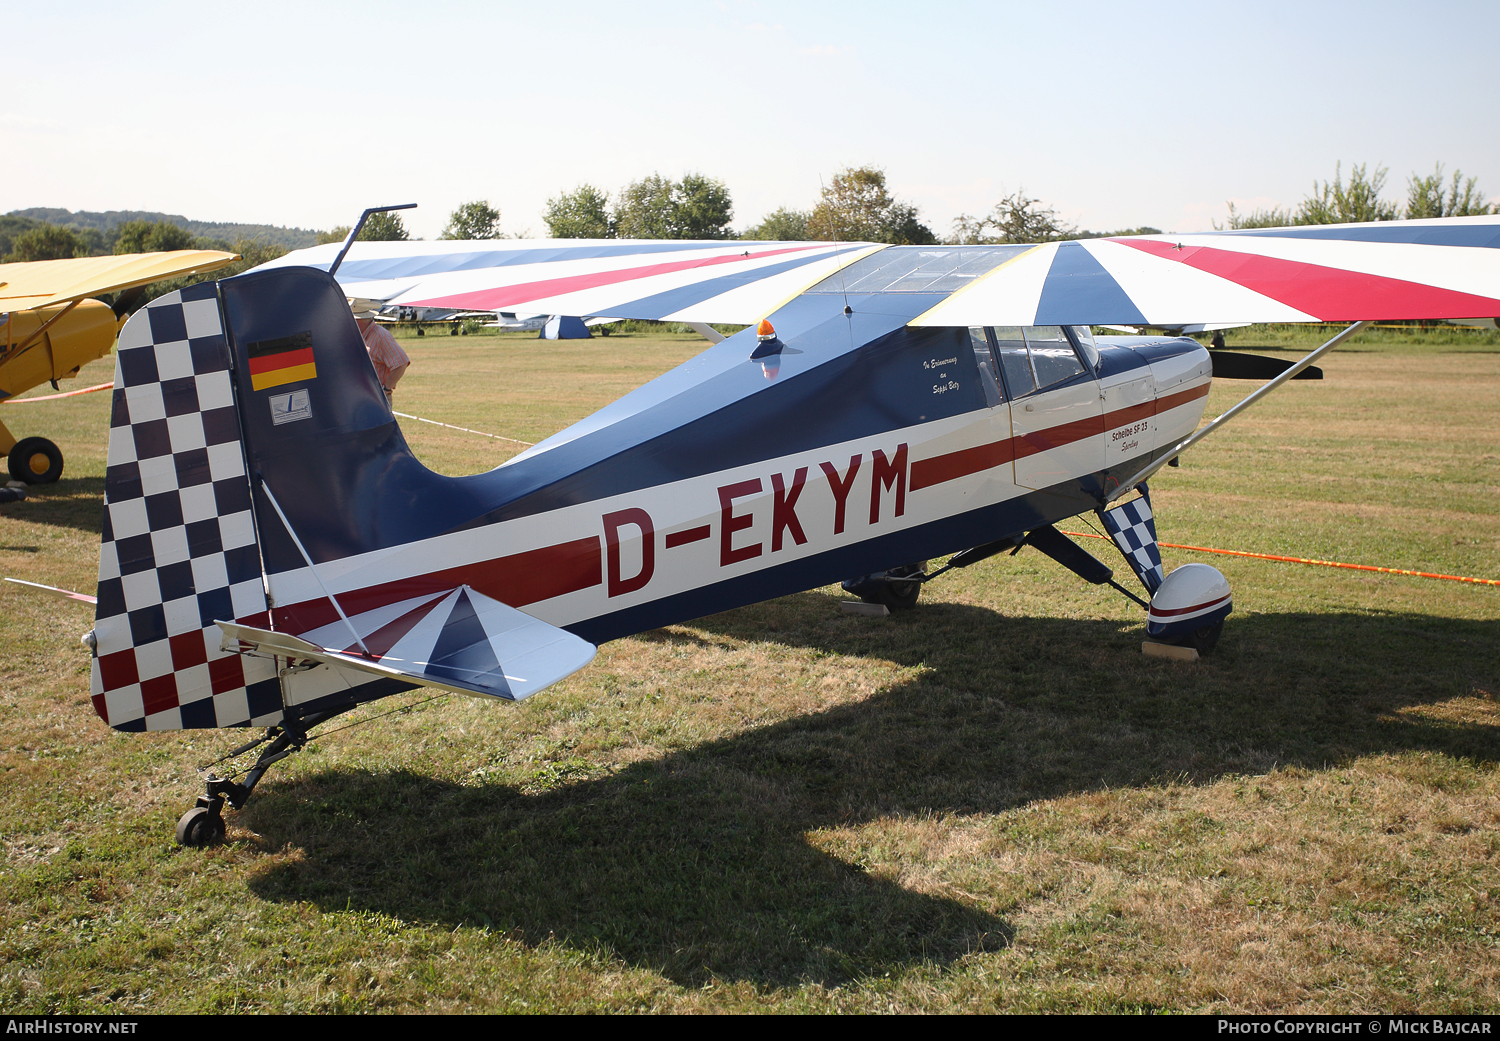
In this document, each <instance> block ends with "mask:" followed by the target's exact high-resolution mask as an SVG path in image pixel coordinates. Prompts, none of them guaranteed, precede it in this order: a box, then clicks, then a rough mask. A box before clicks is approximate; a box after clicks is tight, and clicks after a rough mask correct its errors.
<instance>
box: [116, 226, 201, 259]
mask: <svg viewBox="0 0 1500 1041" xmlns="http://www.w3.org/2000/svg"><path fill="white" fill-rule="evenodd" d="M118 231H119V234H118V236H117V237H116V238H115V253H116V255H119V254H122V253H165V252H168V251H170V250H174V249H192V248H193V242H194V240H195V239H196V236H195V235H194V234H193V233H192V232H191V231H188V230H187V229H186V228H179V227H178V226H177V225H175V224H173V223H171V222H169V221H164V220H159V221H144V220H132V221H126V222H125V223H124V224H121V225H120V227H119V229H118Z"/></svg>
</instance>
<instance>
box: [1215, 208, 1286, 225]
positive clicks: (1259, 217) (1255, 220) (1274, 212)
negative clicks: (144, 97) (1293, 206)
mask: <svg viewBox="0 0 1500 1041" xmlns="http://www.w3.org/2000/svg"><path fill="white" fill-rule="evenodd" d="M1224 205H1226V206H1228V207H1229V219H1228V220H1227V221H1225V222H1224V227H1225V228H1228V229H1230V230H1236V231H1237V230H1239V229H1240V228H1289V227H1291V226H1292V225H1293V224H1295V223H1296V220H1295V219H1294V218H1293V216H1292V211H1291V210H1283V209H1282V208H1281V207H1279V206H1272V207H1271V208H1270V209H1265V210H1251V211H1250V212H1249V213H1241V212H1240V211H1239V210H1237V209H1235V208H1234V203H1232V202H1227V203H1225V204H1224ZM1214 229H1215V230H1218V229H1219V224H1218V223H1217V222H1215V223H1214Z"/></svg>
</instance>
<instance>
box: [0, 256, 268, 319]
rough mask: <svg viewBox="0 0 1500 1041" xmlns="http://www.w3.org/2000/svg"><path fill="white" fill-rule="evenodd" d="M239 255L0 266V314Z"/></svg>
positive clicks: (187, 271) (213, 265) (200, 268)
mask: <svg viewBox="0 0 1500 1041" xmlns="http://www.w3.org/2000/svg"><path fill="white" fill-rule="evenodd" d="M238 259H239V254H237V253H225V252H224V251H222V250H217V249H178V250H172V251H170V252H167V253H126V254H122V255H120V256H117V257H75V258H73V259H70V260H33V261H26V262H22V263H16V264H0V312H4V311H28V310H31V309H32V308H34V307H49V306H51V305H53V304H65V303H67V302H68V301H70V300H82V299H83V298H84V297H87V296H98V295H99V294H100V293H113V292H117V291H119V290H121V289H130V288H133V287H135V286H144V285H149V284H150V283H152V282H160V281H161V280H162V279H165V278H177V277H180V276H182V275H192V274H198V273H201V272H204V271H214V270H216V269H218V268H221V267H223V266H224V265H225V264H228V263H231V262H232V261H235V260H238Z"/></svg>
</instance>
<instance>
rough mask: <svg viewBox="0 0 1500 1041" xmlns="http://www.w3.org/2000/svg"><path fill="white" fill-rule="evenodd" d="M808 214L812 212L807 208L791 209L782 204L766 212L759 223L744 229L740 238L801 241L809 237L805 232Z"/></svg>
mask: <svg viewBox="0 0 1500 1041" xmlns="http://www.w3.org/2000/svg"><path fill="white" fill-rule="evenodd" d="M810 216H812V214H811V213H809V212H808V211H807V210H793V209H788V208H787V207H785V206H782V207H781V208H780V209H777V210H773V211H771V212H770V213H768V214H766V216H765V218H764V219H763V220H762V221H761V222H760V223H759V224H756V225H754V226H752V227H750V228H748V229H746V230H745V231H744V232H743V233H742V234H741V235H740V238H742V239H772V240H776V241H780V242H801V241H804V240H805V239H808V238H810V237H811V236H809V235H808V233H807V219H808V218H809V217H810Z"/></svg>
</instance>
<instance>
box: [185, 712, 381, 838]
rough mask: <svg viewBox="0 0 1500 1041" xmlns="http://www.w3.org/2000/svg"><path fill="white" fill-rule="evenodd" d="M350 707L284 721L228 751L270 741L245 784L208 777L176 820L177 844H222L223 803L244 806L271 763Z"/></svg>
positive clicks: (211, 774) (297, 747)
mask: <svg viewBox="0 0 1500 1041" xmlns="http://www.w3.org/2000/svg"><path fill="white" fill-rule="evenodd" d="M353 707H354V706H353V705H349V706H347V707H344V708H338V709H333V710H332V711H328V712H314V713H309V714H308V715H307V716H304V717H303V718H301V719H292V718H287V719H285V720H283V721H282V723H281V725H280V726H275V727H270V728H268V729H267V730H266V736H265V737H262V738H260V739H258V740H256V741H252V742H250V743H249V744H247V745H241V746H240V747H239V748H236V749H235V750H234V751H233V752H230V753H229V755H228V756H225V758H226V759H228V758H231V757H233V756H236V755H240V754H242V753H244V752H248V751H250V749H252V748H254V747H255V746H256V745H259V744H263V743H265V742H267V741H269V742H270V745H269V747H267V748H266V750H265V751H264V752H262V753H261V754H260V758H258V759H256V760H255V765H254V766H252V767H251V768H250V771H249V772H248V773H247V774H245V780H244V783H238V782H235V781H231V780H230V779H229V778H227V777H219V776H218V775H217V774H214V773H210V774H209V775H208V778H207V791H206V792H205V793H204V794H203V795H200V796H198V802H197V804H196V805H194V806H193V808H192V809H191V810H188V811H187V812H186V813H184V814H183V815H182V816H181V817H180V818H178V820H177V842H178V844H179V845H182V846H216V845H218V844H219V843H220V842H223V841H224V813H223V811H224V803H225V802H226V801H227V802H228V803H229V805H231V806H233V807H234V808H235V809H237V810H239V809H244V806H245V803H246V802H247V801H249V799H250V793H251V792H253V791H255V786H256V785H257V784H259V783H260V779H261V778H262V777H264V776H265V773H266V771H267V770H269V769H270V768H271V765H272V764H273V763H279V762H281V760H283V759H285V758H286V757H287V756H289V755H291V754H292V753H293V752H296V751H299V750H300V749H301V748H302V746H303V745H305V744H307V741H308V736H307V732H308V731H309V730H311V729H312V728H313V727H315V726H317V725H318V724H319V723H323V722H325V721H327V720H329V719H332V718H333V717H334V716H337V715H341V714H343V713H345V712H348V711H349V709H351V708H353Z"/></svg>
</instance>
